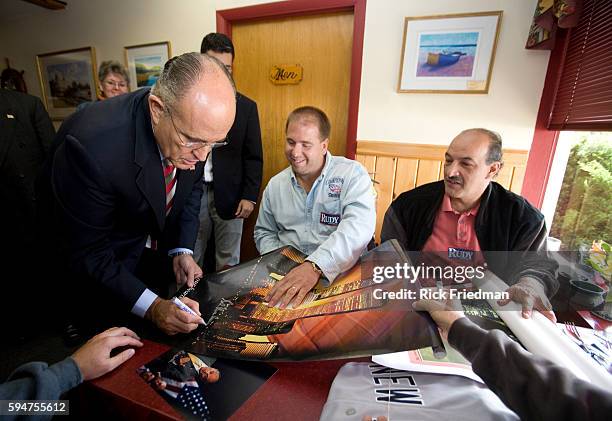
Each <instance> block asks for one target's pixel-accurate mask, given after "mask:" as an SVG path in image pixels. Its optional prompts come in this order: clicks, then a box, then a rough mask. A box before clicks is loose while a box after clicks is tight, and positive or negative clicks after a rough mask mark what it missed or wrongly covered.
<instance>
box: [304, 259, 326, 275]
mask: <svg viewBox="0 0 612 421" xmlns="http://www.w3.org/2000/svg"><path fill="white" fill-rule="evenodd" d="M305 262H307V263H310V264H311V265H312V269H313V270H314V271H315V272H317V273H318V274H319V278H320V277H321V276H323V271H322V270H321V268H320V267H319V265H317V264H316V263H315V262H311V261H310V260H306V261H305Z"/></svg>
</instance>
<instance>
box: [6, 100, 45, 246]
mask: <svg viewBox="0 0 612 421" xmlns="http://www.w3.org/2000/svg"><path fill="white" fill-rule="evenodd" d="M53 136H55V130H54V129H53V125H52V124H51V120H50V119H49V115H48V114H47V111H46V110H45V107H44V106H43V104H42V102H41V101H40V99H38V98H37V97H35V96H32V95H28V94H24V93H21V92H16V91H9V90H5V89H0V201H1V202H2V206H0V232H2V236H3V241H2V243H3V244H4V245H7V246H10V247H11V248H12V249H14V250H20V253H24V250H23V248H26V249H30V248H31V246H32V244H33V242H34V237H35V225H34V224H35V220H36V218H35V210H36V202H35V197H34V182H35V180H36V176H37V174H38V172H39V171H40V170H41V168H42V165H43V162H44V160H45V158H46V156H47V153H48V152H49V148H50V147H51V142H52V141H53Z"/></svg>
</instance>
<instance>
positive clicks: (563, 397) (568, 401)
mask: <svg viewBox="0 0 612 421" xmlns="http://www.w3.org/2000/svg"><path fill="white" fill-rule="evenodd" d="M448 340H449V343H450V344H451V345H452V346H453V347H454V348H456V349H457V350H458V351H459V352H461V354H463V356H464V357H465V358H467V359H468V360H469V361H470V362H471V363H472V369H473V370H474V372H475V373H476V374H478V376H480V378H482V380H483V381H484V382H485V383H486V385H487V386H489V388H490V389H491V390H492V391H493V392H494V393H495V394H496V395H497V396H499V398H500V399H501V400H502V401H503V402H504V403H505V404H506V405H507V406H508V407H509V408H510V409H512V410H513V411H514V412H516V413H517V414H518V415H519V416H520V417H521V419H523V420H531V419H536V420H555V421H560V420H602V421H603V420H608V419H609V418H610V414H612V393H610V392H607V391H605V390H604V389H602V388H600V387H598V386H596V385H594V384H591V383H587V382H585V381H583V380H580V379H578V378H577V377H575V376H574V375H573V374H572V373H570V372H569V371H568V370H566V369H565V368H563V367H560V366H558V365H556V364H554V363H552V362H551V361H548V360H547V359H545V358H542V357H538V356H536V355H533V354H531V353H529V352H527V351H525V350H524V349H523V348H522V347H521V346H520V345H519V344H518V343H516V342H515V341H513V340H512V339H510V338H509V337H508V336H507V335H506V334H505V333H503V332H502V331H500V330H491V331H486V330H483V329H481V328H480V327H479V326H477V325H476V324H474V323H472V322H471V321H470V320H469V319H467V318H465V317H463V318H461V319H458V320H456V321H455V322H454V323H453V324H452V326H451V328H450V331H449V334H448Z"/></svg>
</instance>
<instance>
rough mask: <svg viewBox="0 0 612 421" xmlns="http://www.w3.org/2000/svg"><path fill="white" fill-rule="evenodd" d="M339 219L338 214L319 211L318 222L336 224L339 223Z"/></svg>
mask: <svg viewBox="0 0 612 421" xmlns="http://www.w3.org/2000/svg"><path fill="white" fill-rule="evenodd" d="M340 219H341V218H340V215H334V214H331V213H325V212H321V218H320V219H319V222H320V223H322V224H325V225H332V226H337V225H338V224H339V223H340Z"/></svg>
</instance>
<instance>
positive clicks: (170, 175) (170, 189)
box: [164, 159, 176, 216]
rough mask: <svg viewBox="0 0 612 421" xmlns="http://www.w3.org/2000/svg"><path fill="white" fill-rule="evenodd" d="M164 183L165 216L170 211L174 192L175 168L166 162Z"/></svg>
mask: <svg viewBox="0 0 612 421" xmlns="http://www.w3.org/2000/svg"><path fill="white" fill-rule="evenodd" d="M164 182H165V183H166V216H167V215H168V214H169V213H170V210H172V203H174V192H175V191H176V167H175V166H174V165H172V163H171V162H170V161H168V160H166V159H165V160H164Z"/></svg>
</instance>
